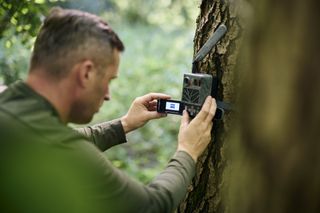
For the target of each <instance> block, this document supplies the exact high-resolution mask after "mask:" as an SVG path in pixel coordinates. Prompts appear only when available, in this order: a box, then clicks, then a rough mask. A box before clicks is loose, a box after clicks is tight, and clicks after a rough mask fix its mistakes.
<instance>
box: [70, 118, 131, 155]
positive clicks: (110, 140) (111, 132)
mask: <svg viewBox="0 0 320 213" xmlns="http://www.w3.org/2000/svg"><path fill="white" fill-rule="evenodd" d="M76 131H77V132H79V133H80V134H82V135H84V136H85V137H87V138H88V139H89V140H90V142H92V143H93V144H95V145H96V147H98V148H99V149H100V150H101V151H105V150H107V149H109V148H110V147H112V146H115V145H118V144H122V143H125V142H127V139H126V135H125V132H124V130H123V126H122V124H121V121H120V120H113V121H109V122H103V123H100V124H96V125H94V126H88V127H83V128H77V129H76Z"/></svg>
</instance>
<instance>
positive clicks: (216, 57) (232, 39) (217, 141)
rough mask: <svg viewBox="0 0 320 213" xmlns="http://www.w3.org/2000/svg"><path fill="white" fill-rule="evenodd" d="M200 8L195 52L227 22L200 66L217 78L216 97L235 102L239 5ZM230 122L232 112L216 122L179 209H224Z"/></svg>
mask: <svg viewBox="0 0 320 213" xmlns="http://www.w3.org/2000/svg"><path fill="white" fill-rule="evenodd" d="M200 10H201V11H200V15H199V16H198V19H197V29H196V34H195V38H194V49H195V53H196V52H197V51H198V50H199V49H200V48H201V47H202V45H203V44H204V43H205V42H206V41H207V39H208V38H209V37H210V36H211V35H212V33H213V32H214V31H215V30H216V28H217V27H218V26H219V25H220V24H222V23H224V24H225V25H226V26H227V28H228V31H227V33H226V34H225V36H224V37H223V38H222V39H221V41H220V42H219V43H218V44H217V45H216V47H214V48H213V49H212V51H211V52H210V54H209V55H208V56H207V57H205V58H204V60H203V61H202V62H200V63H199V64H198V65H199V67H198V70H200V72H201V73H208V74H212V75H213V76H216V77H217V78H218V88H217V96H216V99H217V100H223V101H225V102H233V88H234V86H233V81H234V67H235V64H236V58H237V54H238V51H239V46H240V43H241V40H240V38H241V37H240V34H241V31H242V30H241V24H240V20H239V18H238V17H237V16H236V14H235V13H236V5H235V4H234V5H231V4H230V3H227V2H226V1H223V0H203V1H202V2H201V5H200ZM229 123H230V114H229V113H226V114H225V116H224V118H223V120H222V121H216V122H215V126H214V128H213V131H212V135H213V138H212V142H211V144H210V145H209V146H208V149H207V151H206V152H205V153H204V154H203V156H202V157H201V158H200V159H199V162H198V164H197V173H196V177H195V178H194V180H193V183H192V186H191V187H190V189H189V192H188V194H187V196H186V199H185V201H184V202H183V203H182V204H181V205H180V207H179V209H178V212H206V213H207V212H224V209H225V207H224V205H223V203H222V194H221V189H222V186H223V171H224V168H225V165H226V159H225V157H224V149H225V144H224V142H223V141H224V138H225V135H226V133H227V132H228V131H229Z"/></svg>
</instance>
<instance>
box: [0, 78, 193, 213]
mask: <svg viewBox="0 0 320 213" xmlns="http://www.w3.org/2000/svg"><path fill="white" fill-rule="evenodd" d="M0 128H1V132H0V138H1V140H2V142H4V144H5V145H3V147H4V148H3V149H2V151H1V152H3V153H4V154H3V153H1V155H2V156H1V157H2V158H3V159H2V164H1V166H2V167H1V169H2V171H3V174H1V175H2V177H1V184H2V185H5V186H6V187H5V189H6V190H7V191H6V190H3V192H2V193H7V194H6V195H3V194H2V195H1V196H5V197H6V199H5V200H6V206H7V208H9V209H11V208H18V209H19V208H20V207H19V202H21V206H23V207H21V208H22V209H23V210H25V212H32V211H34V212H37V211H39V212H41V211H46V212H50V210H51V211H52V212H56V211H65V212H73V211H77V212H172V211H174V209H176V207H177V206H178V204H179V202H181V201H182V199H183V198H184V196H185V194H186V192H187V187H188V186H189V184H190V183H191V180H192V178H193V176H194V174H195V162H194V161H193V159H192V158H191V157H190V155H188V154H187V153H186V152H182V151H179V152H177V153H176V154H175V155H174V156H173V157H172V158H171V160H170V161H169V163H168V165H167V167H166V168H165V169H164V170H163V171H162V172H161V173H160V174H159V175H158V176H157V177H156V178H155V179H154V180H152V181H151V182H150V183H149V184H148V185H143V184H141V183H139V182H137V181H135V180H134V179H132V178H130V177H128V176H127V175H126V174H125V173H124V172H122V171H120V170H119V169H117V168H115V167H114V166H113V165H112V164H111V163H110V161H109V160H108V159H106V157H105V155H104V154H103V153H102V152H103V151H105V150H106V149H108V148H110V147H112V146H114V145H117V144H121V143H124V142H126V137H125V133H124V130H123V127H122V125H121V122H120V121H119V120H114V121H111V122H106V123H102V124H98V125H95V126H92V127H85V128H80V129H77V130H74V129H72V128H71V127H68V126H67V125H65V124H63V123H62V122H61V121H60V119H59V116H58V113H57V111H56V110H55V109H54V108H53V106H52V105H51V104H50V103H49V102H48V101H47V100H46V99H45V98H43V97H42V96H40V95H39V94H37V93H36V92H35V91H33V90H32V89H31V88H30V87H29V86H28V85H26V84H25V83H23V82H16V83H14V84H13V85H11V86H10V87H9V88H8V89H6V90H5V91H4V92H3V93H1V94H0ZM7 130H8V131H7ZM8 132H11V133H12V134H11V136H15V137H14V138H15V139H14V140H9V139H8V138H10V137H5V136H4V135H6V134H9V133H8ZM1 134H2V135H1ZM11 138H12V137H11ZM23 140H25V141H23ZM6 142H7V143H6ZM39 147H40V148H39ZM36 150H38V151H39V150H42V151H39V152H36ZM39 158H41V159H39ZM22 164H24V166H21V165H22ZM29 167H32V168H29ZM29 171H32V172H29ZM44 174H46V175H44ZM10 175H11V176H10ZM24 176H25V177H24ZM48 176H49V177H50V178H48ZM13 177H14V178H13ZM15 178H16V179H15ZM22 180H23V181H22ZM4 182H5V184H4ZM22 183H23V184H22ZM31 186H32V187H31ZM2 188H3V187H2ZM30 188H32V189H31V190H30ZM21 193H22V194H25V197H20V194H21ZM37 193H38V195H37V196H35V194H37ZM74 193H75V194H76V195H74ZM18 195H19V196H18ZM3 202H5V201H3ZM11 203H14V204H12V205H11ZM39 203H41V205H40V204H39ZM39 206H40V207H39ZM59 208H60V209H59ZM61 209H62V210H61ZM28 210H30V211H28ZM17 212H18V210H17Z"/></svg>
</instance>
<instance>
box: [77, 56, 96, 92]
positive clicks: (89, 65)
mask: <svg viewBox="0 0 320 213" xmlns="http://www.w3.org/2000/svg"><path fill="white" fill-rule="evenodd" d="M74 69H75V70H74V71H75V75H76V78H77V81H78V84H79V86H81V87H87V86H88V85H89V84H90V82H91V80H92V78H93V73H94V64H93V62H92V61H91V60H85V61H82V62H80V63H78V64H77V65H76V66H75V68H74Z"/></svg>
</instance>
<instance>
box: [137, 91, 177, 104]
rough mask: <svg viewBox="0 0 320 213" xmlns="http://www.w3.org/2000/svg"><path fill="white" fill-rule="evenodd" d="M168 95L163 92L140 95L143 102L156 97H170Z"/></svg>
mask: <svg viewBox="0 0 320 213" xmlns="http://www.w3.org/2000/svg"><path fill="white" fill-rule="evenodd" d="M170 98H171V96H170V95H166V94H164V93H149V94H147V95H144V96H142V97H141V100H142V101H143V102H150V101H153V100H156V99H170Z"/></svg>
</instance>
